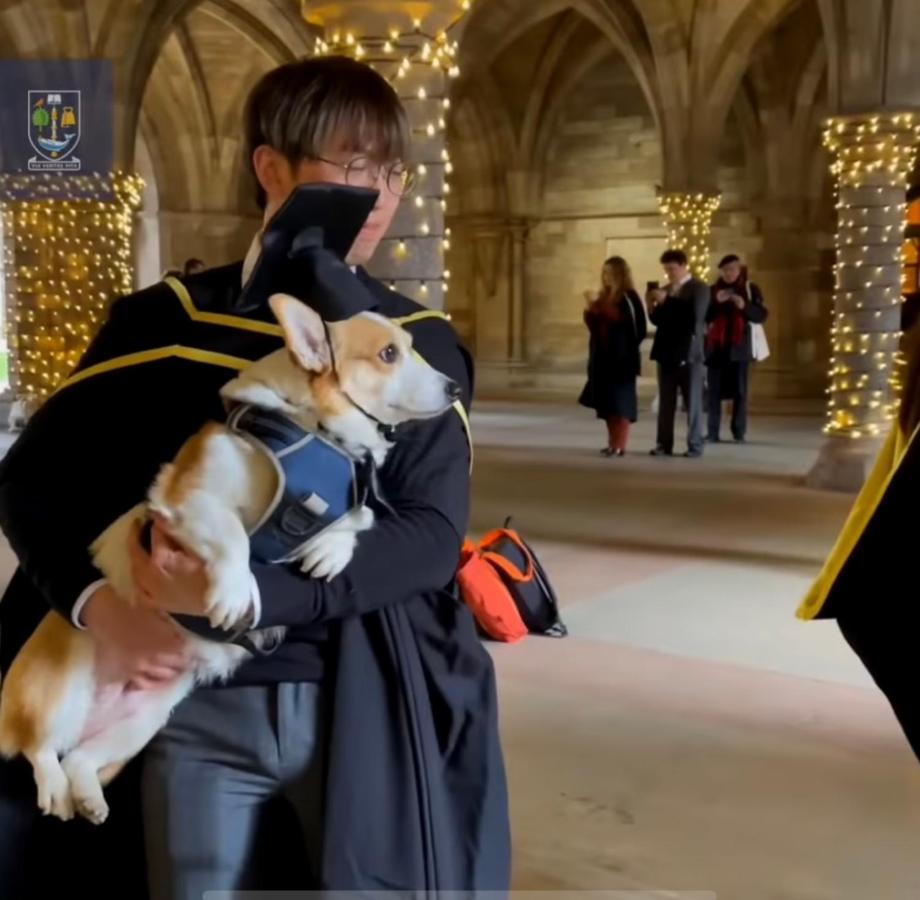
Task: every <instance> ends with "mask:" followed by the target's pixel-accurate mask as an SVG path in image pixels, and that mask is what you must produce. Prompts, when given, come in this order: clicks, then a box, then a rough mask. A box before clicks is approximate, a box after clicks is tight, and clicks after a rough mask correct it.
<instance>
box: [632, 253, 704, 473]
mask: <svg viewBox="0 0 920 900" xmlns="http://www.w3.org/2000/svg"><path fill="white" fill-rule="evenodd" d="M661 265H662V266H663V267H664V272H665V275H666V276H667V279H668V285H667V287H664V288H658V287H654V288H652V289H651V290H650V291H649V292H648V295H647V296H646V302H647V303H648V307H649V318H650V319H651V320H652V322H653V323H654V324H655V326H656V327H657V329H658V330H657V332H656V333H655V341H654V343H653V345H652V359H653V360H654V361H655V362H656V363H658V394H659V402H658V441H657V444H656V446H655V449H654V450H652V456H673V454H674V417H675V415H676V413H677V393H678V390H679V391H680V393H681V394H682V395H683V397H684V403H685V404H686V407H687V452H686V453H685V454H684V456H686V457H688V458H690V459H695V458H697V457H700V456H702V455H703V372H704V341H703V339H704V335H705V331H706V310H707V309H708V308H709V288H708V287H707V286H706V285H705V284H703V282H702V281H700V280H698V279H696V278H694V277H693V276H692V275H691V274H690V267H689V265H688V263H687V254H686V253H684V251H683V250H667V251H666V252H665V253H664V254H662V257H661Z"/></svg>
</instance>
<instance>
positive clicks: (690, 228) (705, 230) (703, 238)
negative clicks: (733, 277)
mask: <svg viewBox="0 0 920 900" xmlns="http://www.w3.org/2000/svg"><path fill="white" fill-rule="evenodd" d="M721 202H722V197H721V195H720V194H711V193H705V192H698V193H691V192H685V191H663V192H661V193H660V194H659V195H658V206H659V207H660V209H661V215H662V216H663V217H664V221H665V225H666V226H667V229H668V246H669V247H671V248H672V249H674V250H683V251H684V252H685V253H686V254H687V259H688V260H689V262H690V271H691V272H693V274H694V275H695V276H696V277H697V278H699V279H701V280H702V281H705V282H707V283H708V281H709V273H710V268H711V256H712V251H711V249H710V243H709V239H710V233H711V230H712V217H713V216H714V215H715V213H716V210H717V209H718V208H719V204H720V203H721Z"/></svg>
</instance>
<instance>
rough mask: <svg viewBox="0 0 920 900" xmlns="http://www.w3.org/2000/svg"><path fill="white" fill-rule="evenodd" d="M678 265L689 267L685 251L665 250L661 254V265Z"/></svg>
mask: <svg viewBox="0 0 920 900" xmlns="http://www.w3.org/2000/svg"><path fill="white" fill-rule="evenodd" d="M668 263H677V265H679V266H685V265H687V254H686V253H684V251H683V250H665V251H664V253H662V254H661V264H662V265H663V266H666V265H667V264H668Z"/></svg>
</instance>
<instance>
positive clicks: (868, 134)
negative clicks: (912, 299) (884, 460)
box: [809, 113, 920, 490]
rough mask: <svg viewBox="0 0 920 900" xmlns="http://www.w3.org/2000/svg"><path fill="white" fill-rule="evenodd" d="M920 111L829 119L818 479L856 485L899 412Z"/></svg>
mask: <svg viewBox="0 0 920 900" xmlns="http://www.w3.org/2000/svg"><path fill="white" fill-rule="evenodd" d="M918 124H920V119H915V117H914V116H913V115H912V114H911V113H900V114H898V113H879V114H875V115H866V116H842V117H838V118H834V119H831V120H830V121H829V123H828V126H827V130H826V132H825V145H826V146H827V148H828V149H829V150H830V151H831V152H832V153H833V154H834V163H833V166H832V172H833V174H834V175H835V176H836V180H837V192H838V203H837V225H838V229H837V266H836V292H835V296H834V322H833V326H832V329H831V337H832V351H831V361H830V387H829V401H828V422H827V426H826V428H825V432H826V433H827V434H828V435H829V436H830V440H829V441H828V443H827V444H826V445H825V447H824V449H823V450H822V453H821V455H820V457H819V459H818V461H817V463H816V464H815V467H814V468H813V469H812V471H811V473H810V475H809V484H810V485H812V486H814V487H819V488H825V489H832V490H834V489H836V490H855V489H857V488H858V487H859V486H860V485H861V484H862V482H863V480H864V478H865V475H866V473H867V468H868V466H869V465H870V464H871V462H872V460H873V459H874V457H875V454H876V452H877V449H878V444H879V442H880V439H881V438H882V436H883V434H884V433H886V432H887V430H888V428H889V427H890V423H891V421H892V419H893V418H894V417H895V416H896V414H897V407H898V401H899V383H898V368H899V367H898V364H897V361H898V346H899V339H900V328H901V326H900V316H901V308H900V307H901V264H900V256H901V245H902V241H903V234H904V222H905V210H906V191H907V186H908V178H909V176H910V174H911V172H912V170H913V167H914V164H915V162H916V155H917V154H916V145H917V141H918V139H920V127H918Z"/></svg>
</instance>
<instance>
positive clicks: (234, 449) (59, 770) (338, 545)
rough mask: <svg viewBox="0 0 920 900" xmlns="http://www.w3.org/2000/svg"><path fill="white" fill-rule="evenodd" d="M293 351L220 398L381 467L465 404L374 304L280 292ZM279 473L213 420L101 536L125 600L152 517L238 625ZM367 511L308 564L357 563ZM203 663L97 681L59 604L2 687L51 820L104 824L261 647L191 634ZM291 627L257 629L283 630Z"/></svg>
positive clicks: (86, 647) (4, 715)
mask: <svg viewBox="0 0 920 900" xmlns="http://www.w3.org/2000/svg"><path fill="white" fill-rule="evenodd" d="M270 304H271V308H272V310H273V312H274V313H275V316H276V317H277V319H278V321H279V322H280V323H281V326H282V329H283V331H284V335H285V344H286V347H285V348H284V349H282V350H279V351H277V352H275V353H273V354H271V355H269V356H267V357H265V358H264V359H261V360H258V361H257V362H255V363H253V364H252V365H251V366H250V367H249V368H247V369H246V370H245V371H243V372H242V373H241V374H240V375H239V376H238V377H237V378H235V379H233V380H232V381H230V382H228V383H227V384H226V385H225V386H224V388H223V389H222V392H221V393H222V395H223V396H224V398H225V399H226V400H227V401H228V402H229V403H231V404H249V405H252V406H256V407H259V408H262V409H270V410H275V411H278V412H280V413H282V414H283V415H284V416H285V417H287V418H289V419H290V420H292V421H293V422H295V423H296V424H297V425H299V426H300V427H302V428H303V429H304V430H305V431H309V432H316V431H318V430H322V431H323V432H325V433H326V434H328V435H330V436H331V437H333V438H334V439H335V441H337V442H338V444H339V445H341V446H342V447H344V448H345V449H346V450H347V451H348V453H349V454H351V455H352V456H354V457H355V458H356V459H359V458H362V457H365V456H366V455H367V454H370V455H371V456H372V457H373V459H374V461H375V463H376V464H377V465H380V464H381V463H382V462H383V461H384V458H385V456H386V454H387V451H388V450H389V448H390V447H391V446H392V443H391V440H390V438H391V437H392V434H391V432H390V429H392V427H395V426H397V425H399V424H401V423H403V422H406V421H409V420H414V419H426V418H433V417H435V416H438V415H440V414H442V413H443V412H445V411H446V410H447V409H448V408H449V407H450V406H451V405H452V404H453V402H454V401H455V400H456V399H457V397H458V394H459V388H458V386H457V384H456V383H455V382H453V381H451V380H450V379H449V378H447V377H446V376H445V375H443V374H441V373H440V372H438V371H437V370H435V369H433V368H431V367H429V366H428V365H427V364H425V363H424V362H423V361H422V360H421V359H419V358H418V357H417V356H415V355H414V354H413V352H412V341H411V337H410V335H409V334H408V332H406V331H405V330H404V329H403V328H401V327H399V326H398V325H396V324H395V323H393V322H391V321H389V320H388V319H386V318H384V317H382V316H379V315H376V314H375V313H369V312H364V313H360V314H359V315H356V316H354V317H352V318H351V319H347V320H345V321H342V322H333V323H328V324H327V323H324V322H323V321H322V320H321V319H320V318H319V316H318V315H317V314H316V313H315V312H313V310H311V309H310V308H309V307H307V306H305V305H304V304H303V303H301V302H300V301H299V300H296V299H295V298H293V297H289V296H286V295H282V294H277V295H275V296H273V297H272V298H271V300H270ZM277 481H278V474H277V470H276V469H275V467H274V466H273V464H272V462H271V460H270V459H268V458H267V457H266V455H265V454H263V453H261V452H259V451H258V450H257V449H255V448H254V446H253V445H252V443H250V442H249V441H247V440H246V439H245V438H244V437H241V436H240V435H239V434H236V433H234V432H233V431H231V430H230V429H229V428H228V427H226V426H225V425H220V424H217V423H211V424H208V425H206V426H205V427H204V428H202V429H201V430H200V431H199V432H198V433H197V434H195V435H194V436H193V437H192V438H191V439H190V440H188V441H187V442H186V444H185V445H184V446H183V447H182V449H181V450H180V452H179V453H178V455H177V456H176V458H175V460H174V461H173V462H171V463H169V464H167V465H165V466H163V468H162V470H161V471H160V473H159V475H158V477H157V479H156V481H155V483H154V485H153V487H152V488H151V491H150V494H149V496H148V501H147V502H146V503H144V504H141V505H139V506H137V507H135V508H134V509H132V510H130V511H128V512H127V513H125V515H123V516H122V517H121V518H119V519H118V520H117V521H115V522H114V523H113V524H112V525H111V526H110V527H109V528H108V529H107V530H106V531H105V532H104V533H103V534H102V535H101V536H100V537H99V538H98V539H97V540H96V541H95V542H94V544H93V547H92V553H93V557H94V560H95V562H96V565H97V567H98V568H99V569H100V571H101V572H102V573H103V574H104V575H105V577H106V578H107V579H108V581H109V583H110V584H111V586H112V587H113V588H114V590H115V591H116V593H117V594H118V595H119V596H120V597H122V598H124V600H125V602H126V603H131V602H133V598H134V597H135V596H136V590H135V585H134V583H133V579H132V570H131V561H130V552H129V550H130V542H131V541H132V540H135V539H136V533H137V527H138V523H139V522H141V521H145V520H147V519H148V517H149V515H150V513H151V512H154V513H156V514H157V515H158V516H160V517H162V518H163V519H164V520H165V521H166V522H167V523H168V528H169V530H170V533H171V534H172V535H173V536H174V537H175V538H176V539H177V540H178V541H179V542H180V543H181V544H182V545H183V546H185V547H186V548H187V549H188V550H189V551H191V552H192V553H194V554H196V555H197V556H198V557H199V558H201V559H202V560H203V562H204V565H205V568H206V571H207V573H208V577H209V593H208V596H207V598H206V606H207V617H208V619H209V620H210V622H211V624H212V625H213V626H215V627H219V628H224V629H233V628H236V627H237V626H238V625H239V623H240V622H241V621H242V620H243V618H244V616H245V615H246V614H247V613H248V611H249V608H250V605H251V599H252V598H251V580H250V574H249V556H250V553H249V549H250V548H249V537H248V535H249V534H250V533H251V532H252V530H253V528H254V526H255V524H256V523H258V522H260V521H261V520H262V518H263V515H264V513H265V511H266V510H267V509H268V508H269V505H270V504H271V503H272V500H273V498H274V496H275V494H276V487H277ZM373 521H374V516H373V513H372V511H371V510H370V509H369V508H367V507H366V506H359V507H357V508H355V509H353V510H351V511H350V512H349V513H348V514H347V515H345V516H344V517H343V518H341V519H339V520H338V521H337V522H336V523H335V524H334V525H333V526H331V527H329V528H326V529H325V530H324V531H322V532H321V533H320V534H318V535H317V536H316V537H315V538H314V539H313V540H312V541H310V542H309V543H307V544H306V545H305V546H304V547H303V548H302V549H301V550H300V551H298V552H299V556H298V559H299V561H301V562H302V568H303V569H304V571H306V572H308V573H310V574H313V575H314V576H317V577H327V578H331V577H333V576H334V575H336V574H338V573H339V572H341V570H342V569H343V568H344V567H345V566H346V565H347V563H348V561H349V560H350V559H351V556H352V553H353V551H354V549H355V546H356V542H357V533H358V532H359V531H362V530H366V529H368V528H370V527H371V526H372V524H373ZM176 628H178V629H179V630H180V632H181V633H182V635H183V638H184V639H185V640H186V641H187V643H188V648H189V650H190V656H191V658H192V660H193V664H192V667H191V669H190V670H189V671H188V672H187V673H186V675H184V676H183V677H181V678H179V679H178V680H177V681H175V682H174V683H172V684H170V685H169V686H167V687H165V688H161V689H158V690H155V691H134V690H132V691H126V690H125V686H124V685H123V686H121V688H120V689H119V686H117V685H116V686H114V690H113V689H112V686H109V685H107V686H106V689H105V691H102V690H101V686H100V684H99V683H98V682H97V678H96V675H97V673H96V667H95V642H94V639H93V637H92V636H91V635H90V634H89V633H88V632H85V631H79V630H77V629H75V628H73V627H72V626H71V625H70V624H69V623H68V622H66V621H65V620H64V619H63V618H62V617H61V616H60V615H58V614H57V613H56V612H51V613H49V614H48V615H47V616H46V617H45V619H44V620H43V621H42V623H41V624H40V625H39V627H38V628H37V629H36V631H35V633H34V634H33V635H32V637H31V638H30V639H29V641H28V642H27V643H26V644H25V645H24V646H23V648H22V649H21V650H20V652H19V655H18V656H17V657H16V659H15V661H14V662H13V664H12V666H11V667H10V670H9V673H8V674H7V676H6V678H5V680H4V683H3V685H2V693H0V753H2V754H3V755H4V756H6V757H13V756H16V755H18V754H23V755H24V756H25V757H26V758H27V759H28V760H29V762H30V763H31V764H32V768H33V772H34V775H35V782H36V785H37V787H38V804H39V807H40V808H41V810H42V811H43V812H44V813H45V814H50V815H54V816H57V817H58V818H61V819H69V818H71V817H72V816H73V814H74V812H77V813H79V814H80V815H82V816H84V817H85V818H87V819H89V820H90V821H92V822H96V823H99V822H102V821H104V820H105V818H106V816H107V815H108V806H107V804H106V801H105V798H104V796H103V790H102V789H103V786H104V785H105V784H107V783H108V781H110V780H111V779H112V778H113V777H114V776H115V775H116V774H117V773H118V772H119V771H120V770H121V768H122V766H123V765H124V764H125V763H126V762H127V761H128V760H130V759H131V758H132V757H133V756H135V755H136V754H137V753H138V752H139V751H140V750H141V749H142V748H143V747H144V746H145V745H146V744H147V743H148V741H149V740H150V739H151V738H152V737H153V736H154V734H156V732H157V731H158V730H159V729H160V728H161V727H162V726H163V725H164V724H165V722H166V720H167V719H168V717H169V715H170V712H171V711H172V709H173V708H174V707H175V705H176V704H177V703H178V702H179V701H180V700H182V699H183V697H185V696H186V695H187V694H188V693H189V692H190V691H191V690H192V689H193V688H194V687H195V686H196V685H199V684H207V683H209V682H213V681H216V680H220V679H225V678H227V677H229V676H230V675H231V674H232V673H233V671H234V670H235V669H236V668H237V667H238V666H239V665H240V663H242V662H243V661H244V660H245V659H246V658H247V657H248V652H247V650H246V649H244V648H243V647H241V646H238V645H237V644H233V643H227V644H225V643H218V642H216V641H208V640H205V639H202V638H199V637H197V636H195V635H193V634H192V633H191V632H188V631H186V630H185V629H182V628H181V626H179V625H178V624H177V625H176ZM269 631H271V632H277V629H270V630H266V631H262V632H258V631H257V632H254V634H253V636H252V639H253V641H254V642H255V643H256V646H258V641H259V640H260V639H263V640H264V639H270V640H277V638H278V634H277V633H273V634H268V632H269Z"/></svg>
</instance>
